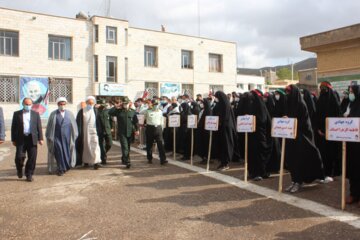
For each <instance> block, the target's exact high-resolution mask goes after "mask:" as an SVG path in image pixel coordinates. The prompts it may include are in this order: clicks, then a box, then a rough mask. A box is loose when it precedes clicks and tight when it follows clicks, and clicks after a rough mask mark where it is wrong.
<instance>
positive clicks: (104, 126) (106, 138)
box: [97, 100, 112, 165]
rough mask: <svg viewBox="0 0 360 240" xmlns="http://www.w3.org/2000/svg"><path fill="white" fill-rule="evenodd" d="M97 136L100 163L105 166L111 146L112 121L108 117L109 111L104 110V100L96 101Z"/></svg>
mask: <svg viewBox="0 0 360 240" xmlns="http://www.w3.org/2000/svg"><path fill="white" fill-rule="evenodd" d="M98 104H99V105H98V115H97V123H98V136H99V145H100V151H101V163H102V164H104V165H106V160H107V152H108V151H109V150H110V148H111V146H112V135H111V128H112V120H111V118H110V116H109V110H108V109H106V102H105V100H99V101H98Z"/></svg>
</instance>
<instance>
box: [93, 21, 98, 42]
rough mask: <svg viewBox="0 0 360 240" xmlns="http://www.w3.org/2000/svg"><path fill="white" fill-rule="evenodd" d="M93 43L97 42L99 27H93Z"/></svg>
mask: <svg viewBox="0 0 360 240" xmlns="http://www.w3.org/2000/svg"><path fill="white" fill-rule="evenodd" d="M94 41H95V42H99V25H95V26H94Z"/></svg>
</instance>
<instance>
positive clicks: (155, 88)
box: [145, 82, 159, 99]
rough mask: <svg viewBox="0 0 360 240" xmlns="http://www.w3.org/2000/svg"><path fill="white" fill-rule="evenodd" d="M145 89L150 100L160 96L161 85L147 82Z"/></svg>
mask: <svg viewBox="0 0 360 240" xmlns="http://www.w3.org/2000/svg"><path fill="white" fill-rule="evenodd" d="M145 89H146V91H147V92H148V95H147V98H148V99H151V98H153V97H154V96H158V92H159V85H158V83H157V82H145Z"/></svg>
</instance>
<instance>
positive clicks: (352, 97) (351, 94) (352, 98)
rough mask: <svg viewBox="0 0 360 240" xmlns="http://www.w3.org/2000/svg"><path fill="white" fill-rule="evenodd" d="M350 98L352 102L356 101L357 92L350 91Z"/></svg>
mask: <svg viewBox="0 0 360 240" xmlns="http://www.w3.org/2000/svg"><path fill="white" fill-rule="evenodd" d="M349 100H350V102H353V101H355V94H353V93H350V94H349Z"/></svg>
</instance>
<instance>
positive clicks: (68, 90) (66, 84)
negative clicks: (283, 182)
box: [49, 78, 72, 103]
mask: <svg viewBox="0 0 360 240" xmlns="http://www.w3.org/2000/svg"><path fill="white" fill-rule="evenodd" d="M49 91H50V93H51V94H50V95H49V102H50V103H56V100H57V99H58V98H59V97H66V99H67V100H68V102H69V103H72V79H66V78H52V79H49Z"/></svg>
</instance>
